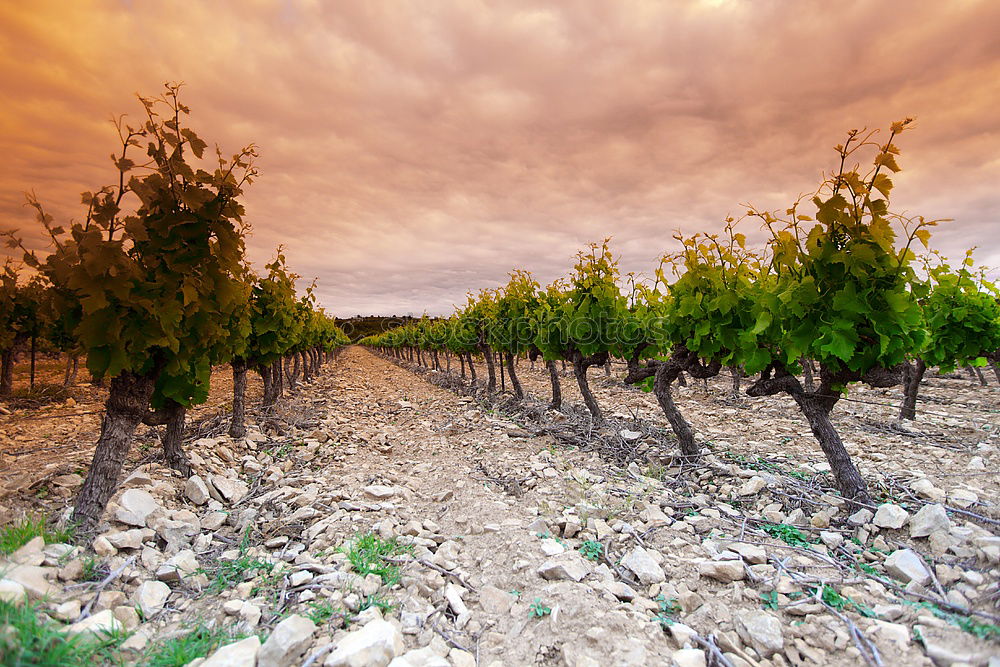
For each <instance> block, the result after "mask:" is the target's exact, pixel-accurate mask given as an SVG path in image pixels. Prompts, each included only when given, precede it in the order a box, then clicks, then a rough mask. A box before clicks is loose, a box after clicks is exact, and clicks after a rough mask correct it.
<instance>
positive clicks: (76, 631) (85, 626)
mask: <svg viewBox="0 0 1000 667" xmlns="http://www.w3.org/2000/svg"><path fill="white" fill-rule="evenodd" d="M122 629H123V626H122V624H121V621H119V620H118V619H117V618H115V615H114V613H112V611H111V610H110V609H105V610H104V611H101V612H98V613H96V614H94V615H93V616H88V617H87V618H85V619H83V620H82V621H80V622H79V623H74V624H73V625H71V626H69V627H68V628H66V633H67V634H70V635H80V634H95V635H101V634H105V633H110V632H121V631H122Z"/></svg>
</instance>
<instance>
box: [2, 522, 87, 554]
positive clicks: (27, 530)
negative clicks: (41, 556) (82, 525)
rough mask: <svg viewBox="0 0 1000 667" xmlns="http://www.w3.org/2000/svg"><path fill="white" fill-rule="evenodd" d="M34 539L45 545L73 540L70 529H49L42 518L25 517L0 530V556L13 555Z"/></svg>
mask: <svg viewBox="0 0 1000 667" xmlns="http://www.w3.org/2000/svg"><path fill="white" fill-rule="evenodd" d="M36 537H41V538H42V539H44V540H45V543H46V544H55V543H57V542H69V541H70V540H72V539H73V529H72V527H66V528H54V527H50V526H49V523H48V519H47V518H46V517H45V516H44V515H42V516H25V517H22V518H21V519H19V520H18V521H15V522H14V523H10V524H7V525H6V526H3V527H2V528H0V554H10V553H14V552H15V551H17V550H18V549H20V548H21V547H23V546H24V545H25V544H27V543H28V542H30V541H31V540H33V539H34V538H36Z"/></svg>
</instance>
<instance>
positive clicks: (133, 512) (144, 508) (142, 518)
mask: <svg viewBox="0 0 1000 667" xmlns="http://www.w3.org/2000/svg"><path fill="white" fill-rule="evenodd" d="M159 507H160V505H159V504H158V503H157V502H156V499H155V498H153V496H151V495H149V493H148V492H146V491H143V490H142V489H128V490H126V491H125V492H124V493H123V494H122V495H121V498H119V499H118V511H117V512H115V519H117V520H118V521H121V522H122V523H127V524H128V525H130V526H139V527H140V528H145V526H146V517H148V516H149V515H150V514H152V513H153V512H155V511H156V510H157V509H159Z"/></svg>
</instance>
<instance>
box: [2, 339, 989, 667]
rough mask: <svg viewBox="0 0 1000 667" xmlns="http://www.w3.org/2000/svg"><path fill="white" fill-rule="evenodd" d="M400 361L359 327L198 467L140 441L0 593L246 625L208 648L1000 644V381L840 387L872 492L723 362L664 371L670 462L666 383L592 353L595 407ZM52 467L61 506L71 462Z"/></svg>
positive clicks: (449, 650) (619, 659)
mask: <svg viewBox="0 0 1000 667" xmlns="http://www.w3.org/2000/svg"><path fill="white" fill-rule="evenodd" d="M480 366H481V364H480ZM414 370H415V372H411V370H408V369H406V368H402V367H400V366H398V365H396V364H394V363H392V362H390V361H388V360H385V359H382V358H379V357H376V356H375V355H373V354H371V353H369V352H367V351H365V350H362V349H359V348H350V349H348V350H346V351H345V352H344V353H342V354H341V356H340V358H339V359H338V360H337V361H336V362H335V363H334V364H331V365H330V366H329V367H328V369H327V370H326V371H325V373H324V374H323V375H322V376H321V377H320V378H319V379H318V380H317V381H315V382H314V383H312V384H311V385H309V386H307V387H303V388H302V389H300V390H299V392H298V393H297V394H296V396H295V398H294V400H293V401H292V403H293V404H294V406H295V407H296V411H295V415H297V417H296V419H293V420H292V421H293V422H294V423H295V424H297V426H295V427H292V428H290V429H286V432H285V433H282V434H278V433H275V432H273V431H271V430H268V429H264V430H263V431H262V430H261V429H259V428H258V429H252V432H251V434H250V436H249V437H248V438H247V440H245V441H241V442H233V441H231V440H230V439H229V438H228V437H226V436H222V435H213V434H212V429H205V432H206V433H207V434H208V436H209V437H203V438H201V439H198V440H196V441H194V442H192V443H189V444H188V446H187V449H188V451H189V452H190V454H191V458H192V463H193V467H194V469H195V471H196V473H197V474H196V476H195V477H192V478H191V479H182V478H180V477H178V476H177V475H176V474H175V473H173V472H172V471H170V470H168V469H166V468H164V467H163V466H162V465H160V464H159V463H156V462H145V463H142V464H141V465H138V466H136V465H135V464H136V463H138V462H140V461H142V460H143V459H144V458H146V457H143V458H140V459H139V460H138V461H134V462H133V465H132V466H130V469H129V470H128V474H129V479H128V480H127V481H126V482H125V484H124V485H123V489H122V491H121V492H120V493H119V494H118V495H117V496H116V498H115V500H114V502H113V503H112V505H111V506H110V507H109V510H108V514H107V517H106V518H107V521H106V523H105V525H103V526H102V527H101V531H100V532H101V534H100V536H99V537H97V539H96V540H95V541H94V542H93V543H92V545H89V546H91V547H92V548H93V550H94V552H96V556H91V555H88V554H87V553H84V552H83V551H80V550H78V549H74V548H73V547H69V546H65V545H58V544H50V545H45V544H44V543H43V542H42V540H36V541H34V542H33V543H30V544H29V545H27V546H26V547H24V548H23V549H22V550H20V551H19V552H17V553H15V554H13V555H12V556H11V558H10V559H9V561H10V562H9V563H7V564H0V571H4V572H5V574H4V575H3V576H4V577H6V581H4V582H0V597H2V596H8V597H10V598H16V599H19V598H20V596H22V595H24V596H27V597H39V596H43V595H46V596H47V598H46V603H45V604H46V605H47V608H48V609H50V612H51V614H52V615H53V616H54V617H55V618H58V619H61V620H62V621H64V622H65V623H66V624H67V625H69V626H70V627H71V628H72V630H73V631H74V632H93V631H94V630H95V629H96V628H101V627H103V628H115V629H119V630H120V631H123V632H124V631H127V632H129V633H130V636H129V637H128V639H126V640H125V641H124V643H123V644H122V646H121V649H120V655H121V656H122V657H123V658H124V659H125V660H126V661H127V662H136V663H138V664H146V663H147V662H148V661H150V660H151V657H150V656H155V655H157V652H158V651H162V649H163V647H164V646H165V645H167V644H169V643H170V642H171V641H173V640H175V639H176V638H179V637H183V636H184V635H185V634H186V633H190V632H191V630H192V628H194V627H197V626H198V625H199V624H203V625H208V626H212V625H214V626H227V627H228V626H232V627H233V628H235V629H237V630H238V631H242V632H243V633H254V634H253V635H252V636H250V637H248V638H247V639H243V640H240V641H235V642H233V643H231V644H229V645H228V646H226V647H224V648H222V649H220V650H219V651H218V652H216V654H214V655H213V656H211V657H209V659H208V660H207V661H205V662H204V663H201V664H203V665H207V666H209V667H210V666H212V665H223V664H225V665H250V666H252V665H254V664H255V661H256V664H257V665H260V666H261V667H264V666H265V665H301V664H303V663H304V662H307V661H309V660H310V658H312V660H313V662H312V663H311V664H317V665H318V664H327V665H383V666H384V665H386V664H389V663H390V660H391V661H392V663H391V664H392V665H393V666H394V667H407V666H412V667H417V666H418V665H428V666H430V665H455V666H463V667H464V666H465V665H476V664H478V665H533V664H537V665H564V664H565V665H569V666H570V667H575V666H581V667H583V666H587V667H589V666H592V665H602V666H603V665H661V664H662V665H670V664H673V663H676V664H679V665H682V666H687V665H706V664H707V665H713V664H729V665H738V666H743V665H857V664H865V663H866V661H868V662H871V663H872V664H876V663H875V661H876V660H877V661H878V663H880V664H884V665H931V664H937V665H961V664H970V665H987V664H990V665H991V667H992V666H993V665H994V664H997V662H998V661H1000V658H993V659H992V661H991V656H997V655H1000V641H998V635H996V634H993V635H992V639H991V638H990V637H991V632H997V631H994V630H991V627H994V626H991V624H1000V621H998V619H997V616H998V615H1000V610H998V606H997V603H998V598H1000V589H998V583H997V582H998V581H1000V537H998V533H1000V523H998V521H1000V490H998V483H1000V479H998V474H997V463H998V461H1000V454H998V452H997V447H998V445H1000V440H998V437H997V431H996V424H997V421H998V415H1000V412H998V407H1000V405H998V399H1000V390H998V389H997V386H996V383H995V382H993V383H992V386H991V387H988V388H985V389H982V388H979V387H974V386H973V385H972V383H971V382H969V381H968V380H967V379H961V378H959V379H945V378H932V379H930V380H929V381H928V390H927V392H926V400H925V401H924V403H923V406H924V407H925V408H926V409H927V410H928V411H930V412H929V413H928V414H923V415H921V419H920V421H918V422H917V423H916V424H913V425H907V426H905V427H900V426H899V425H897V424H895V423H894V422H893V421H892V419H891V416H892V409H891V408H890V407H888V404H892V403H894V402H895V401H896V399H897V397H896V395H895V394H893V393H892V392H885V391H879V392H875V391H863V390H862V391H857V392H852V394H851V395H850V398H852V399H853V400H856V401H861V402H857V403H855V402H850V403H847V404H843V405H841V406H839V407H838V413H837V425H838V428H839V429H840V430H841V432H842V433H843V434H844V439H845V441H846V442H847V444H848V447H849V448H850V449H851V450H852V453H853V454H855V455H856V457H857V460H858V462H859V465H860V467H861V468H862V470H863V472H864V473H865V475H866V477H867V478H868V479H869V482H870V484H871V485H872V488H873V490H874V491H875V493H876V495H878V497H879V501H880V505H878V506H873V507H872V508H871V509H870V510H868V509H864V508H862V509H860V510H859V509H858V508H856V507H854V508H847V506H846V505H845V504H844V503H843V501H841V500H840V499H839V498H838V497H836V496H835V495H833V494H831V493H830V490H831V489H830V480H829V476H828V474H826V473H827V471H828V469H827V468H826V466H825V462H824V461H823V459H822V455H821V453H820V452H819V449H818V447H817V446H816V445H815V444H814V442H813V441H812V440H811V436H810V435H809V433H808V429H807V428H806V427H805V426H804V423H803V422H802V421H801V420H800V419H799V418H798V415H797V414H796V413H794V412H793V411H792V410H791V407H790V406H789V405H788V404H787V403H784V402H782V401H781V400H780V399H766V400H760V401H757V400H755V401H753V402H750V401H747V400H746V399H738V398H735V399H734V398H732V397H730V396H729V380H728V379H725V378H723V379H720V380H718V381H715V382H713V383H712V384H711V385H709V386H708V387H704V386H702V384H701V383H700V382H697V383H691V384H690V385H689V386H688V387H687V388H683V389H679V390H678V394H679V397H678V403H679V405H680V406H681V408H682V410H684V411H685V413H686V414H688V415H689V418H690V419H691V420H692V422H693V423H694V425H695V427H696V429H697V431H698V433H699V437H700V438H701V439H702V440H703V442H704V443H705V445H706V455H705V456H704V457H703V459H702V460H701V461H700V462H698V463H697V464H681V463H678V462H676V461H674V460H673V459H672V458H671V456H670V453H671V449H670V447H669V443H668V440H669V438H668V436H667V435H665V433H664V425H663V422H662V419H661V418H660V417H659V413H658V408H657V407H656V404H655V401H652V400H651V397H650V396H648V395H645V394H642V393H641V392H636V391H634V390H631V389H629V388H626V387H623V386H622V385H621V384H620V382H618V381H616V380H615V379H614V378H611V379H607V380H605V379H603V377H602V373H601V371H600V370H594V371H592V373H593V382H594V385H595V390H596V393H597V395H598V400H599V401H600V402H601V404H602V405H603V406H604V407H605V408H606V409H607V411H608V414H609V416H610V417H611V423H610V425H609V426H607V427H605V428H604V429H601V430H598V431H596V432H589V431H588V430H587V429H586V428H585V427H584V426H582V424H584V420H582V419H581V418H580V409H579V407H577V406H574V405H573V404H575V403H578V402H579V394H578V393H577V392H576V389H575V387H573V386H572V384H573V382H572V378H571V377H565V378H564V379H563V388H564V394H565V396H566V400H567V403H568V404H569V405H568V407H567V409H566V411H565V412H564V413H555V412H553V411H545V410H544V409H543V407H544V406H543V404H544V401H543V400H542V399H544V397H546V396H547V393H548V380H547V375H546V374H544V372H543V371H544V369H542V368H539V369H537V370H534V371H532V370H531V369H530V368H529V367H528V364H527V363H526V362H525V363H523V364H522V365H521V367H520V372H521V376H522V379H523V380H524V382H525V385H526V386H527V388H528V390H529V393H530V394H531V395H533V396H534V397H535V398H533V399H529V400H528V401H527V402H526V404H525V405H522V406H515V405H513V404H512V403H510V402H482V401H480V400H478V399H477V398H475V397H472V396H469V395H465V394H463V393H462V391H461V388H460V387H459V383H458V382H456V381H455V380H454V379H453V378H449V377H446V376H445V374H443V373H438V372H427V371H423V370H417V369H414ZM478 370H479V371H480V373H481V374H482V373H483V371H484V369H483V368H479V369H478ZM449 387H450V388H453V389H458V390H459V391H452V390H450V389H449ZM873 404H874V405H873ZM882 404H887V405H882ZM53 440H54V441H53V442H52V446H62V445H63V444H66V440H64V439H60V438H58V437H56V438H54V439H53ZM19 442H23V441H19ZM33 444H34V445H35V446H36V447H37V443H33ZM0 472H2V471H0ZM50 472H51V471H50ZM20 474H26V475H28V477H29V478H30V477H31V475H32V473H31V472H30V471H28V472H25V471H21V472H20ZM33 474H34V476H35V479H37V478H39V476H40V475H42V474H43V473H42V472H39V471H35V472H34V473H33ZM46 479H47V480H48V482H47V485H46V488H51V489H53V492H52V493H51V494H49V495H48V496H47V497H46V498H43V499H41V500H40V501H39V502H42V503H43V504H46V506H47V507H48V508H49V509H50V510H52V511H54V512H55V511H58V510H59V509H60V506H65V503H66V502H67V499H68V498H69V497H70V496H71V493H72V491H73V490H74V489H75V485H76V484H78V479H76V478H74V476H73V475H61V476H60V479H56V478H52V477H51V475H50V476H49V477H47V478H46ZM23 484H27V486H23ZM23 484H22V490H23V488H29V489H30V488H37V485H35V484H34V482H31V481H30V480H28V481H25V482H23ZM59 489H65V492H62V491H59ZM12 497H13V495H12V494H8V497H7V498H6V499H4V498H0V503H3V502H7V503H8V507H11V508H16V507H19V505H18V504H17V503H16V502H14V501H12V500H11V498H12ZM36 500H38V499H37V494H36ZM366 548H369V549H379V548H381V549H382V550H383V552H384V553H382V555H381V556H373V557H372V558H371V559H370V561H369V562H368V566H367V568H366V566H365V564H363V563H360V562H359V561H358V557H359V554H363V553H364V552H365V549H366ZM352 559H353V561H354V562H352ZM395 567H398V576H397V572H396V571H394V570H393V568H395ZM366 569H369V570H375V571H374V572H369V573H367V574H366V573H365V570H366ZM95 571H96V574H95ZM88 576H89V578H91V579H95V581H91V582H88V581H86V579H87V578H88ZM957 609H965V610H973V611H975V612H978V614H979V615H973V616H971V617H968V616H967V615H965V614H961V615H955V614H953V613H952V612H954V611H955V610H957ZM965 618H972V619H974V622H970V621H964V620H962V619H965ZM960 625H961V626H962V627H959V626H960ZM977 635H982V636H983V637H985V638H981V637H979V636H977ZM262 641H263V646H261V642H262ZM876 655H877V658H876V657H875V656H876Z"/></svg>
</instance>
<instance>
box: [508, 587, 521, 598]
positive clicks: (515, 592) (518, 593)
mask: <svg viewBox="0 0 1000 667" xmlns="http://www.w3.org/2000/svg"><path fill="white" fill-rule="evenodd" d="M510 594H511V595H513V596H514V597H516V598H517V599H518V600H520V599H521V591H519V590H517V589H516V588H515V589H513V590H511V591H510Z"/></svg>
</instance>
